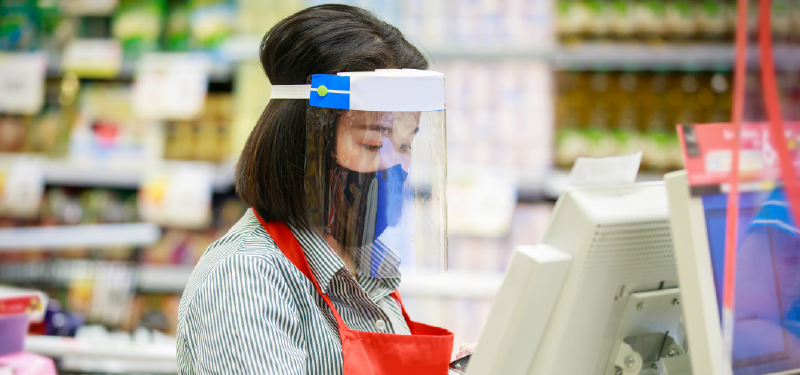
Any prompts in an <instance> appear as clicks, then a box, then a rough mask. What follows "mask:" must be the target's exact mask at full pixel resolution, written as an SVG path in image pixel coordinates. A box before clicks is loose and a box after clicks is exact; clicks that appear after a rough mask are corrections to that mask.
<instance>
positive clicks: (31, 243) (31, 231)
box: [0, 223, 161, 251]
mask: <svg viewBox="0 0 800 375" xmlns="http://www.w3.org/2000/svg"><path fill="white" fill-rule="evenodd" d="M160 237H161V229H160V228H159V227H158V226H157V225H155V224H151V223H127V224H95V225H69V226H66V225H65V226H49V227H15V228H0V251H3V250H42V249H46V250H64V249H74V248H78V247H87V248H113V247H115V246H148V245H152V244H153V243H155V242H156V241H158V239H159V238H160Z"/></svg>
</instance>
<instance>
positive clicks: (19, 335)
mask: <svg viewBox="0 0 800 375" xmlns="http://www.w3.org/2000/svg"><path fill="white" fill-rule="evenodd" d="M28 319H29V317H28V314H17V315H10V316H3V315H0V337H2V339H0V355H5V354H11V353H17V352H21V351H22V349H23V348H24V347H25V334H26V333H27V332H28Z"/></svg>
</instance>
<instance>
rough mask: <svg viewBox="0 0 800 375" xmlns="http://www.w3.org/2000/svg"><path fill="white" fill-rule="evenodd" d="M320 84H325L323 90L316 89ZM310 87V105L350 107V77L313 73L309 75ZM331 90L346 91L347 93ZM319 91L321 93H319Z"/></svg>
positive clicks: (337, 107)
mask: <svg viewBox="0 0 800 375" xmlns="http://www.w3.org/2000/svg"><path fill="white" fill-rule="evenodd" d="M320 86H325V90H322V91H318V90H319V88H320ZM311 88H312V90H311V97H310V99H309V105H311V106H312V107H323V108H336V109H350V94H349V92H350V77H347V76H337V75H333V74H314V75H313V76H311ZM313 89H317V90H313ZM326 91H327V92H326ZM331 91H347V92H348V93H346V94H345V93H338V92H331ZM321 93H322V94H323V95H320V94H321Z"/></svg>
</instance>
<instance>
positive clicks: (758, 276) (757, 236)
mask: <svg viewBox="0 0 800 375" xmlns="http://www.w3.org/2000/svg"><path fill="white" fill-rule="evenodd" d="M727 199H728V196H727V194H714V195H705V196H703V197H702V202H703V208H704V211H705V217H706V229H707V231H708V240H709V248H710V250H711V263H712V267H713V272H714V282H715V284H716V289H717V299H718V301H717V303H718V306H721V303H720V302H721V301H720V300H721V296H722V276H723V265H724V254H725V224H726V221H727V219H726V206H727ZM737 259H738V263H737V276H736V306H735V312H734V316H735V322H734V350H733V351H734V353H733V368H734V374H735V375H749V374H759V375H761V374H770V373H774V372H780V371H788V370H793V369H798V368H800V231H798V230H797V227H796V226H795V225H794V222H793V220H792V219H791V213H790V211H789V208H788V202H787V201H786V199H785V196H784V194H783V191H781V190H775V191H765V192H748V193H743V194H741V198H740V213H739V247H738V256H737Z"/></svg>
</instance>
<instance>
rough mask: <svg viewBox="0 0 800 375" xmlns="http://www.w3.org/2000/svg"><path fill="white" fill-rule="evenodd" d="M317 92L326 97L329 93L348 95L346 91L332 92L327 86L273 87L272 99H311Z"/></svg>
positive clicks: (270, 96) (270, 95)
mask: <svg viewBox="0 0 800 375" xmlns="http://www.w3.org/2000/svg"><path fill="white" fill-rule="evenodd" d="M312 91H314V92H317V93H319V95H320V96H325V95H327V94H328V93H333V94H347V93H348V91H344V90H330V89H328V88H326V87H325V86H320V87H319V88H313V87H311V85H273V86H272V90H271V91H270V94H269V98H270V99H305V100H310V99H311V92H312Z"/></svg>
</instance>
